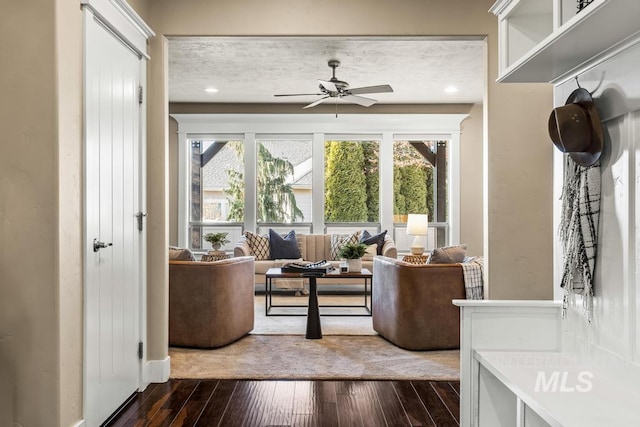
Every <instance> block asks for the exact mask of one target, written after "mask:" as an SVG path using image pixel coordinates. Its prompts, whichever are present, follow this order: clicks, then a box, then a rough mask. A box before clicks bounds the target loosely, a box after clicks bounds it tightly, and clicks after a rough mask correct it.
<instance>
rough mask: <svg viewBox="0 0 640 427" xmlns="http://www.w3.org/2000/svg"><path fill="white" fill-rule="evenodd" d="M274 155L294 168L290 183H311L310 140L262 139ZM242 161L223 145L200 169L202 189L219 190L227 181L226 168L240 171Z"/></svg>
mask: <svg viewBox="0 0 640 427" xmlns="http://www.w3.org/2000/svg"><path fill="white" fill-rule="evenodd" d="M262 143H263V144H264V146H265V148H266V149H267V150H268V151H269V152H270V153H271V155H272V156H274V157H280V158H282V159H286V160H288V161H289V162H291V164H293V168H294V172H293V175H294V177H293V178H294V179H293V182H292V185H294V186H296V185H304V186H309V185H311V181H312V177H311V163H312V162H311V157H310V154H309V153H311V150H312V148H311V144H312V141H311V140H308V141H305V140H296V141H295V145H294V144H292V143H288V142H287V141H262ZM242 169H243V167H242V162H241V161H240V159H238V156H237V154H236V151H235V150H234V149H233V148H232V147H231V146H229V145H228V144H227V145H225V146H224V148H222V149H221V150H220V151H219V152H218V153H217V154H216V155H215V156H214V157H213V158H212V159H211V160H210V161H209V162H208V163H207V164H206V166H205V167H204V168H203V169H202V182H203V189H204V190H219V189H222V188H226V187H227V185H228V183H229V174H228V173H227V171H228V170H235V171H238V172H242Z"/></svg>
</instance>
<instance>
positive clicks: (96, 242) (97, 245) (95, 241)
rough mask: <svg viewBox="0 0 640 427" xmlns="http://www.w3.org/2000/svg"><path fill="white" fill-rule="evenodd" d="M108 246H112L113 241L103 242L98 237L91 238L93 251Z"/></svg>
mask: <svg viewBox="0 0 640 427" xmlns="http://www.w3.org/2000/svg"><path fill="white" fill-rule="evenodd" d="M109 246H113V243H105V242H101V241H99V240H98V239H93V252H98V251H99V250H100V249H104V248H108V247H109Z"/></svg>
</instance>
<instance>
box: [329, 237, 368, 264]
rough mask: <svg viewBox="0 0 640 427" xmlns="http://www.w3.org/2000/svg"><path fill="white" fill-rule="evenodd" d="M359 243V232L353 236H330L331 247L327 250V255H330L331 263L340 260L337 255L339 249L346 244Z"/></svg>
mask: <svg viewBox="0 0 640 427" xmlns="http://www.w3.org/2000/svg"><path fill="white" fill-rule="evenodd" d="M359 241H360V232H359V231H356V232H355V233H353V234H332V235H331V247H330V248H329V253H330V255H331V260H332V261H337V260H339V259H340V256H339V255H338V254H339V253H340V249H342V247H343V246H344V245H346V244H347V243H358V242H359Z"/></svg>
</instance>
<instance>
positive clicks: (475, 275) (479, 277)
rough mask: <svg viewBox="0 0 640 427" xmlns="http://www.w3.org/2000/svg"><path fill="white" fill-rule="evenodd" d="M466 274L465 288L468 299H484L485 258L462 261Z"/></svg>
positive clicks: (463, 271)
mask: <svg viewBox="0 0 640 427" xmlns="http://www.w3.org/2000/svg"><path fill="white" fill-rule="evenodd" d="M460 265H461V266H462V273H463V274H464V288H465V291H466V294H467V299H483V293H484V279H483V277H484V259H483V258H481V257H475V258H471V259H470V260H468V261H467V260H465V262H462V263H460Z"/></svg>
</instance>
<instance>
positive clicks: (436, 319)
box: [372, 256, 465, 350]
mask: <svg viewBox="0 0 640 427" xmlns="http://www.w3.org/2000/svg"><path fill="white" fill-rule="evenodd" d="M373 271H374V274H373V288H372V289H373V290H372V292H373V295H372V316H373V329H374V330H375V331H376V332H378V334H380V335H381V336H382V337H384V338H386V339H387V340H388V341H390V342H391V343H393V344H395V345H397V346H398V347H402V348H405V349H407V350H444V349H452V348H460V312H459V310H458V307H456V306H454V305H453V304H452V303H451V300H454V299H464V298H465V289H464V276H463V273H462V267H461V266H460V264H409V263H407V262H404V261H400V260H397V259H392V258H387V257H380V256H378V257H375V258H374V261H373Z"/></svg>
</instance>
